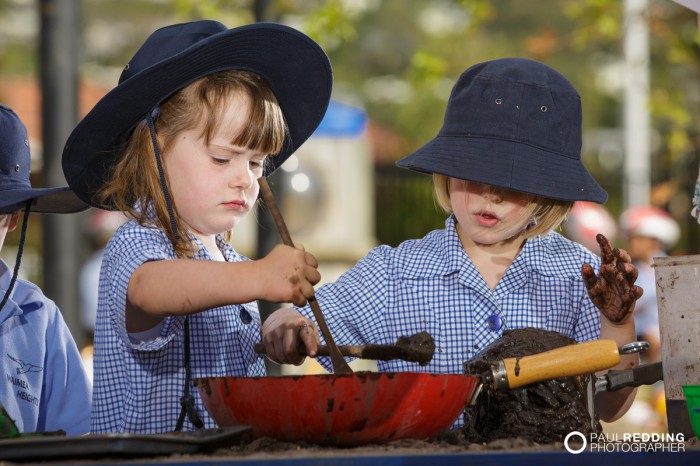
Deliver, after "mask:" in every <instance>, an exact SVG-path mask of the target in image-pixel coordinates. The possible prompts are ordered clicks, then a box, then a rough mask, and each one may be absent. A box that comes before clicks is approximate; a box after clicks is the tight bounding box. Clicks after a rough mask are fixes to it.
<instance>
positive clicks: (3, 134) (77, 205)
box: [0, 105, 89, 215]
mask: <svg viewBox="0 0 700 466" xmlns="http://www.w3.org/2000/svg"><path fill="white" fill-rule="evenodd" d="M30 163H31V153H30V147H29V137H28V136H27V128H26V127H25V126H24V123H22V121H21V120H20V119H19V117H18V116H17V114H16V113H15V112H14V111H13V110H12V109H10V108H9V107H6V106H4V105H0V215H5V214H12V213H14V212H17V211H20V210H25V209H26V207H27V201H29V200H31V201H32V202H31V204H30V205H29V210H30V211H31V212H37V213H48V214H68V213H73V212H80V211H82V210H85V209H87V208H88V207H89V206H88V205H87V204H85V203H84V202H82V201H81V200H80V199H78V197H77V196H76V195H75V194H74V193H73V192H72V191H70V190H69V188H68V186H62V187H56V188H32V185H31V183H30V180H29V174H30V171H31V170H30V169H31V167H30Z"/></svg>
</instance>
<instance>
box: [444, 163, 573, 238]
mask: <svg viewBox="0 0 700 466" xmlns="http://www.w3.org/2000/svg"><path fill="white" fill-rule="evenodd" d="M433 189H434V191H435V200H436V201H437V203H438V205H439V206H440V207H441V208H442V209H443V210H444V211H445V212H447V213H448V214H451V213H452V202H451V201H450V177H449V176H445V175H440V174H438V173H433ZM573 206H574V203H573V202H572V201H560V200H557V199H549V198H546V197H540V196H534V195H533V196H531V200H530V204H529V205H528V207H527V209H526V213H527V214H528V216H529V217H530V218H532V219H533V220H534V222H533V223H532V224H531V225H532V226H529V227H528V228H527V229H526V230H525V231H524V232H523V236H524V237H525V238H534V237H535V236H539V235H546V234H547V233H549V232H550V231H552V230H554V229H556V228H557V227H558V226H559V225H560V224H561V222H563V221H564V219H565V218H566V216H567V215H568V214H569V212H570V211H571V209H572V207H573ZM527 210H529V212H528V211H527Z"/></svg>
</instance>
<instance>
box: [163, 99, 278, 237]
mask: <svg viewBox="0 0 700 466" xmlns="http://www.w3.org/2000/svg"><path fill="white" fill-rule="evenodd" d="M225 108H226V110H225V113H224V116H223V121H222V122H221V124H220V125H219V130H218V131H217V132H215V133H214V134H212V137H211V140H210V142H209V145H207V144H206V143H205V141H204V139H203V137H202V136H201V135H202V134H203V131H202V129H203V128H202V126H198V127H196V128H193V129H191V130H187V131H183V132H182V133H180V134H178V135H177V136H176V137H175V139H174V142H173V144H172V145H171V146H170V147H169V148H168V150H167V153H164V154H163V159H164V163H165V165H166V168H167V172H168V179H169V181H170V188H171V195H172V197H173V200H174V202H175V205H176V206H177V213H178V215H179V216H180V217H181V218H182V220H183V221H184V222H185V223H186V224H187V225H188V227H189V228H190V229H191V230H192V232H193V233H194V234H195V235H197V236H199V237H202V236H212V235H215V234H219V233H223V232H225V231H229V230H231V229H232V228H233V227H235V226H236V225H237V224H238V222H239V221H240V220H241V219H242V218H243V217H244V216H245V215H246V214H247V213H248V212H250V210H251V209H252V208H253V206H254V205H255V201H256V199H257V197H258V191H259V186H258V181H257V180H258V178H259V177H260V176H262V174H263V162H264V160H265V156H266V154H263V153H261V152H257V151H253V150H250V149H248V148H246V147H241V146H237V145H233V144H232V143H231V141H233V140H235V138H236V136H237V135H238V134H239V132H240V131H241V129H242V128H243V127H244V124H245V122H246V121H247V119H248V118H249V114H250V99H249V97H248V96H247V95H244V94H240V93H234V94H233V95H232V97H231V98H230V102H227V104H226V107H225ZM202 124H204V123H202Z"/></svg>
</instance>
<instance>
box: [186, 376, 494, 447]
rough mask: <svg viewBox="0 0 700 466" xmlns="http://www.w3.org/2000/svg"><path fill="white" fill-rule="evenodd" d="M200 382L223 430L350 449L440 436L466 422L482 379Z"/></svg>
mask: <svg viewBox="0 0 700 466" xmlns="http://www.w3.org/2000/svg"><path fill="white" fill-rule="evenodd" d="M195 383H196V384H197V387H198V389H199V394H200V396H201V397H202V400H203V401H204V406H205V407H206V409H207V411H208V412H209V414H210V415H211V417H212V418H213V419H214V420H215V421H216V422H217V424H218V425H219V426H220V427H229V426H236V425H249V426H251V427H252V433H251V435H252V436H253V437H254V438H258V437H272V438H275V439H278V440H286V441H306V442H310V443H316V444H320V445H338V446H342V445H359V444H366V443H383V442H388V441H391V440H397V439H404V438H412V439H425V438H429V437H432V436H435V435H436V434H438V433H439V432H440V431H442V430H444V429H447V428H449V427H450V426H451V425H452V424H453V423H454V421H455V420H456V419H457V418H458V417H459V415H460V413H461V412H462V411H463V410H464V408H465V405H466V404H467V403H468V402H469V400H470V398H471V395H472V393H473V392H474V390H475V388H476V386H477V384H478V383H480V379H479V378H478V377H474V376H468V375H459V374H428V373H412V372H395V373H390V372H382V373H377V372H355V373H352V374H340V375H335V374H328V375H305V376H283V377H210V378H202V379H197V380H196V381H195Z"/></svg>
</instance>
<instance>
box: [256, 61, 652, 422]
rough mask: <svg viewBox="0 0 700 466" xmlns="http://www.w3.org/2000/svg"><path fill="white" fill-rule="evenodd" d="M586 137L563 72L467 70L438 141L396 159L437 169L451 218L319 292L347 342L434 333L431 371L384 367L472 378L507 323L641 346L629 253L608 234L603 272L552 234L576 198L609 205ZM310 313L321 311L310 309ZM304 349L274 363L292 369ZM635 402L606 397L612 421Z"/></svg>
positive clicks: (381, 250) (497, 65)
mask: <svg viewBox="0 0 700 466" xmlns="http://www.w3.org/2000/svg"><path fill="white" fill-rule="evenodd" d="M581 133H582V128H581V106H580V98H579V95H578V93H577V92H576V90H575V89H574V88H573V86H572V85H571V84H570V83H569V82H568V81H567V80H566V79H565V78H564V77H563V76H562V75H561V74H559V73H558V72H556V71H555V70H553V69H552V68H550V67H548V66H546V65H544V64H542V63H538V62H536V61H532V60H528V59H520V58H505V59H498V60H493V61H488V62H485V63H480V64H477V65H474V66H472V67H471V68H469V69H468V70H466V71H465V72H464V73H463V74H462V75H461V77H460V78H459V80H458V81H457V83H456V85H455V86H454V88H453V90H452V94H451V96H450V99H449V102H448V104H447V110H446V113H445V119H444V124H443V127H442V129H441V130H440V132H439V134H438V135H437V137H435V138H434V139H433V140H432V141H430V142H429V143H428V144H426V145H425V146H423V147H421V148H420V149H418V150H417V151H416V152H415V153H413V154H411V155H409V156H408V157H405V158H404V159H402V160H400V161H399V162H398V165H399V166H400V167H404V168H408V169H411V170H417V171H420V172H423V173H428V174H432V176H433V182H434V186H435V192H436V196H437V199H438V202H439V204H440V205H441V206H442V207H443V208H444V209H445V211H446V212H447V213H448V214H450V215H449V217H448V218H447V221H446V222H445V229H444V230H436V231H433V232H430V233H429V234H428V235H426V236H425V237H423V238H422V239H419V240H410V241H406V242H404V243H402V244H400V245H399V246H398V247H395V248H392V247H389V246H380V247H378V248H375V249H374V250H372V251H371V252H370V253H369V254H368V255H367V256H365V257H364V258H363V259H361V260H360V261H359V262H358V264H357V265H355V267H353V268H352V269H351V270H349V271H348V272H346V273H345V274H343V275H342V276H341V277H340V278H339V279H338V280H337V281H336V282H334V283H331V284H327V285H324V286H322V287H320V288H319V289H318V290H317V292H316V299H317V300H318V301H319V303H320V305H321V307H322V308H323V309H324V311H325V313H326V319H327V320H328V325H329V327H330V329H331V331H332V333H333V335H334V338H335V340H336V341H337V342H338V343H339V344H340V343H342V344H348V345H362V344H368V343H377V344H393V343H394V342H396V341H397V339H398V338H399V337H400V336H405V335H412V334H415V333H418V332H421V331H427V332H428V333H430V334H431V335H432V336H433V338H434V339H435V343H436V347H437V349H436V352H435V355H434V356H433V359H432V361H431V362H430V364H428V365H427V366H418V365H417V364H415V363H410V362H405V361H401V360H394V361H379V362H378V367H379V369H380V370H382V371H389V372H391V371H395V372H401V371H424V372H434V373H462V371H463V363H464V362H465V361H468V360H470V359H471V358H473V357H474V356H475V355H476V354H478V353H479V352H480V350H481V349H483V348H484V347H486V346H487V345H488V344H489V343H491V342H493V341H494V340H496V339H498V338H499V337H500V336H501V335H502V334H503V332H504V331H505V330H507V329H515V328H524V327H535V328H542V329H546V330H550V331H556V332H559V333H561V334H563V335H566V336H568V337H570V338H574V339H575V340H577V341H579V342H581V341H586V340H594V339H597V338H600V337H603V338H612V339H615V340H616V341H617V342H618V343H619V344H620V345H621V344H624V343H629V342H631V341H635V340H636V335H635V331H634V321H633V319H632V317H631V316H632V309H633V307H634V301H635V300H636V299H637V298H638V297H639V296H641V290H639V289H638V288H637V287H635V286H634V284H633V283H634V279H635V278H636V270H635V269H634V267H633V266H632V265H631V264H630V260H629V256H628V255H627V254H626V253H625V252H624V251H618V250H612V249H611V248H610V245H609V243H608V242H607V241H606V240H605V239H604V238H600V239H599V243H600V244H601V247H602V249H603V264H602V265H601V260H600V258H599V257H598V256H596V255H595V254H594V253H592V252H591V251H589V250H587V249H586V248H584V247H583V246H581V245H579V244H578V243H575V242H573V241H570V240H568V239H566V238H564V237H563V236H561V235H559V234H558V233H556V232H554V231H553V230H554V229H555V228H556V227H557V226H558V225H559V224H560V222H561V221H562V220H563V219H564V218H565V216H566V214H567V212H569V210H570V209H571V207H572V205H573V202H574V201H578V200H581V201H592V202H596V203H603V202H604V201H605V200H606V193H605V191H604V190H603V189H602V188H601V187H600V186H599V185H598V183H596V182H595V180H594V179H593V178H592V177H591V175H590V174H589V173H588V171H587V170H586V169H585V167H584V166H583V164H582V163H581V153H580V151H581ZM597 274H599V275H597ZM300 312H301V313H302V314H304V315H307V316H310V315H311V313H310V311H309V309H308V308H306V307H305V308H302V309H301V310H300ZM294 315H295V311H294V310H292V309H281V310H279V311H277V312H276V313H275V314H273V315H272V316H270V318H269V319H268V320H267V321H266V322H265V325H264V327H263V340H266V339H268V338H270V339H276V338H278V337H279V336H278V332H280V331H282V330H283V329H284V327H283V326H282V327H280V328H278V327H277V326H278V325H279V324H280V323H284V322H285V321H286V319H293V318H294ZM296 345H297V342H295V341H292V342H290V344H289V346H283V347H279V348H278V351H277V353H276V354H273V355H271V357H272V358H273V359H275V360H277V361H281V362H285V361H286V360H288V358H290V356H289V355H290V354H292V355H293V354H295V353H296V351H297V346H296ZM311 346H312V347H311V348H309V347H308V345H307V351H312V350H314V349H315V348H313V345H311ZM314 354H315V353H314ZM636 364H638V357H637V356H635V355H629V356H623V357H622V360H621V362H620V367H625V368H627V367H630V366H633V365H636ZM604 397H608V398H607V399H605V398H604ZM631 397H633V391H632V390H631V389H630V390H627V391H624V392H622V391H619V392H608V393H604V394H601V395H600V399H599V400H598V401H599V402H600V404H599V405H598V404H597V406H598V408H599V413H600V415H601V418H602V419H605V420H611V419H615V418H617V417H619V416H621V415H622V413H624V411H625V410H626V409H627V407H628V405H629V403H630V402H631V399H630V398H631ZM461 423H462V419H459V420H458V421H457V424H456V425H460V424H461Z"/></svg>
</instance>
